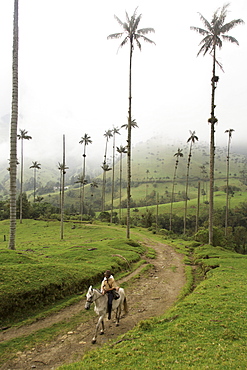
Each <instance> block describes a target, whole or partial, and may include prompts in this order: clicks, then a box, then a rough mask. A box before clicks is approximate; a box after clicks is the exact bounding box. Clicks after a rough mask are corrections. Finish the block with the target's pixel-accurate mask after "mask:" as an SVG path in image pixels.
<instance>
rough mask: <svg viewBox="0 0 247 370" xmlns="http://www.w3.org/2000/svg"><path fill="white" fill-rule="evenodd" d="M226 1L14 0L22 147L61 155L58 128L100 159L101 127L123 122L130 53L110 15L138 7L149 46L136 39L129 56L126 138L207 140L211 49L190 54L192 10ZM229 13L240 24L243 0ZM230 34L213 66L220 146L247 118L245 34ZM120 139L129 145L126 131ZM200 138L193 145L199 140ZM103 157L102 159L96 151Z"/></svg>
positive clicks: (2, 135)
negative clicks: (131, 122)
mask: <svg viewBox="0 0 247 370" xmlns="http://www.w3.org/2000/svg"><path fill="white" fill-rule="evenodd" d="M13 3H14V1H11V0H0V52H1V58H0V150H1V160H2V159H3V158H5V159H6V161H7V159H8V158H9V149H8V148H9V125H10V110H11V79H12V75H11V68H12V27H13ZM223 4H224V1H218V0H207V1H206V0H188V1H184V0H177V1H160V0H153V1H150V0H139V2H137V3H134V2H133V0H127V1H116V0H105V1H102V0H95V1H83V0H19V32H20V35H19V36H20V41H19V43H20V44H19V86H20V88H19V99H20V101H19V123H18V129H19V128H21V129H26V130H27V131H28V134H29V135H31V136H32V137H33V139H32V140H31V141H29V142H25V155H26V156H28V157H30V158H32V160H33V161H39V162H40V161H41V160H42V158H43V157H44V155H46V156H48V157H50V158H51V160H52V161H53V160H54V162H57V161H58V160H61V158H62V155H61V151H62V136H63V134H65V135H66V148H67V150H68V152H69V153H70V154H73V155H74V156H80V155H81V153H82V146H81V145H80V144H79V141H80V138H81V137H82V136H83V135H84V134H85V133H87V134H88V135H90V136H91V138H92V140H93V144H92V145H90V146H89V147H88V153H89V154H90V153H91V154H90V155H92V156H93V155H96V153H100V154H98V158H99V163H101V162H102V160H103V150H104V144H105V139H104V137H103V135H104V133H105V131H106V130H108V129H111V128H112V127H113V126H116V127H120V126H121V125H122V124H126V123H127V115H128V72H129V71H128V57H129V47H128V46H127V45H126V46H125V47H124V48H122V49H120V50H119V51H118V46H119V44H120V40H107V36H108V35H109V34H111V33H116V32H121V27H120V25H119V24H118V23H117V21H116V20H115V19H114V14H116V15H117V16H118V17H119V18H120V19H121V20H123V21H124V20H125V10H126V11H127V12H128V13H129V15H131V14H132V13H133V11H134V9H135V8H136V6H138V13H141V14H142V20H141V22H140V28H144V27H152V28H154V29H155V33H154V34H149V35H148V37H149V38H151V39H152V40H153V41H154V42H155V43H156V46H155V45H151V44H148V43H142V51H141V52H140V51H139V50H138V49H137V48H136V49H135V50H134V56H133V90H132V93H133V99H132V103H133V106H132V107H133V108H132V115H133V118H135V119H136V122H137V123H138V126H139V129H135V130H134V131H133V144H135V143H137V142H139V141H142V140H147V139H148V138H149V137H152V136H155V135H159V136H160V135H163V136H164V138H165V140H169V142H170V143H173V142H175V141H176V140H177V139H180V140H184V142H186V140H187V139H188V137H189V130H192V131H196V134H197V136H198V137H199V140H201V141H204V142H209V130H210V128H209V126H208V123H207V120H208V118H209V117H210V94H211V85H210V80H211V74H212V57H211V56H210V55H206V56H205V57H203V56H199V57H197V52H198V50H199V46H198V44H199V42H200V40H201V36H200V35H199V34H197V33H196V32H194V31H191V30H190V26H198V27H203V25H202V23H201V21H200V18H199V14H198V12H200V13H202V14H203V15H204V16H205V18H207V19H208V20H211V16H212V14H213V12H214V11H215V10H216V9H217V8H218V7H221V6H222V5H223ZM229 10H230V12H229V14H228V18H227V21H230V20H232V19H237V18H241V19H243V20H244V21H245V22H247V2H246V0H232V2H231V5H230V8H229ZM229 35H231V36H234V37H235V38H236V39H237V40H238V41H239V46H237V45H235V44H230V43H225V44H224V45H223V48H222V50H221V51H220V52H219V53H218V56H217V58H218V60H219V61H220V62H221V63H222V64H223V68H224V71H225V73H223V72H222V71H221V70H219V69H218V70H217V74H218V75H219V77H220V79H219V83H218V87H217V89H216V105H217V107H216V110H215V115H216V117H217V118H218V121H219V123H218V125H217V127H216V143H217V144H223V145H224V144H225V145H226V142H227V135H226V134H225V133H224V131H225V130H226V129H229V128H233V129H235V132H234V135H233V141H232V143H233V146H234V145H235V146H236V144H238V145H239V143H242V144H244V143H245V140H246V134H247V129H246V119H247V78H246V65H247V32H246V25H239V26H237V27H236V28H234V29H233V30H232V31H231V32H230V33H229ZM121 132H122V135H121V136H119V137H118V138H117V145H120V144H123V145H125V144H126V141H125V140H126V130H122V131H121ZM198 145H199V144H198ZM100 156H102V160H101V159H100V158H101V157H100Z"/></svg>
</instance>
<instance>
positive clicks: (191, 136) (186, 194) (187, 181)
mask: <svg viewBox="0 0 247 370" xmlns="http://www.w3.org/2000/svg"><path fill="white" fill-rule="evenodd" d="M196 141H198V137H197V136H196V133H195V131H190V137H189V138H188V140H187V143H189V142H190V149H189V155H188V161H187V174H186V187H185V206H184V234H185V233H186V219H187V204H188V188H189V173H190V163H191V157H192V145H193V144H194V143H195V142H196Z"/></svg>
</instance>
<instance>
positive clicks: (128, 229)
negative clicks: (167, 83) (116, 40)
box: [126, 40, 133, 239]
mask: <svg viewBox="0 0 247 370" xmlns="http://www.w3.org/2000/svg"><path fill="white" fill-rule="evenodd" d="M132 53H133V40H130V60H129V112H128V139H127V144H128V146H127V234H126V237H127V238H128V239H129V238H130V197H131V120H132V116H131V101H132V96H131V95H132V92H131V87H132V86H131V83H132V81H131V78H132V76H131V74H132Z"/></svg>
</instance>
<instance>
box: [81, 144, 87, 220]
mask: <svg viewBox="0 0 247 370" xmlns="http://www.w3.org/2000/svg"><path fill="white" fill-rule="evenodd" d="M85 173H86V144H85V142H84V151H83V169H82V180H83V183H82V199H81V200H82V204H81V221H82V215H83V213H84V200H85V188H84V185H85V182H84V181H85Z"/></svg>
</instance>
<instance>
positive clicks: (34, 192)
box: [33, 167, 36, 202]
mask: <svg viewBox="0 0 247 370" xmlns="http://www.w3.org/2000/svg"><path fill="white" fill-rule="evenodd" d="M33 171H34V174H33V202H35V195H36V168H35V167H34V169H33Z"/></svg>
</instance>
